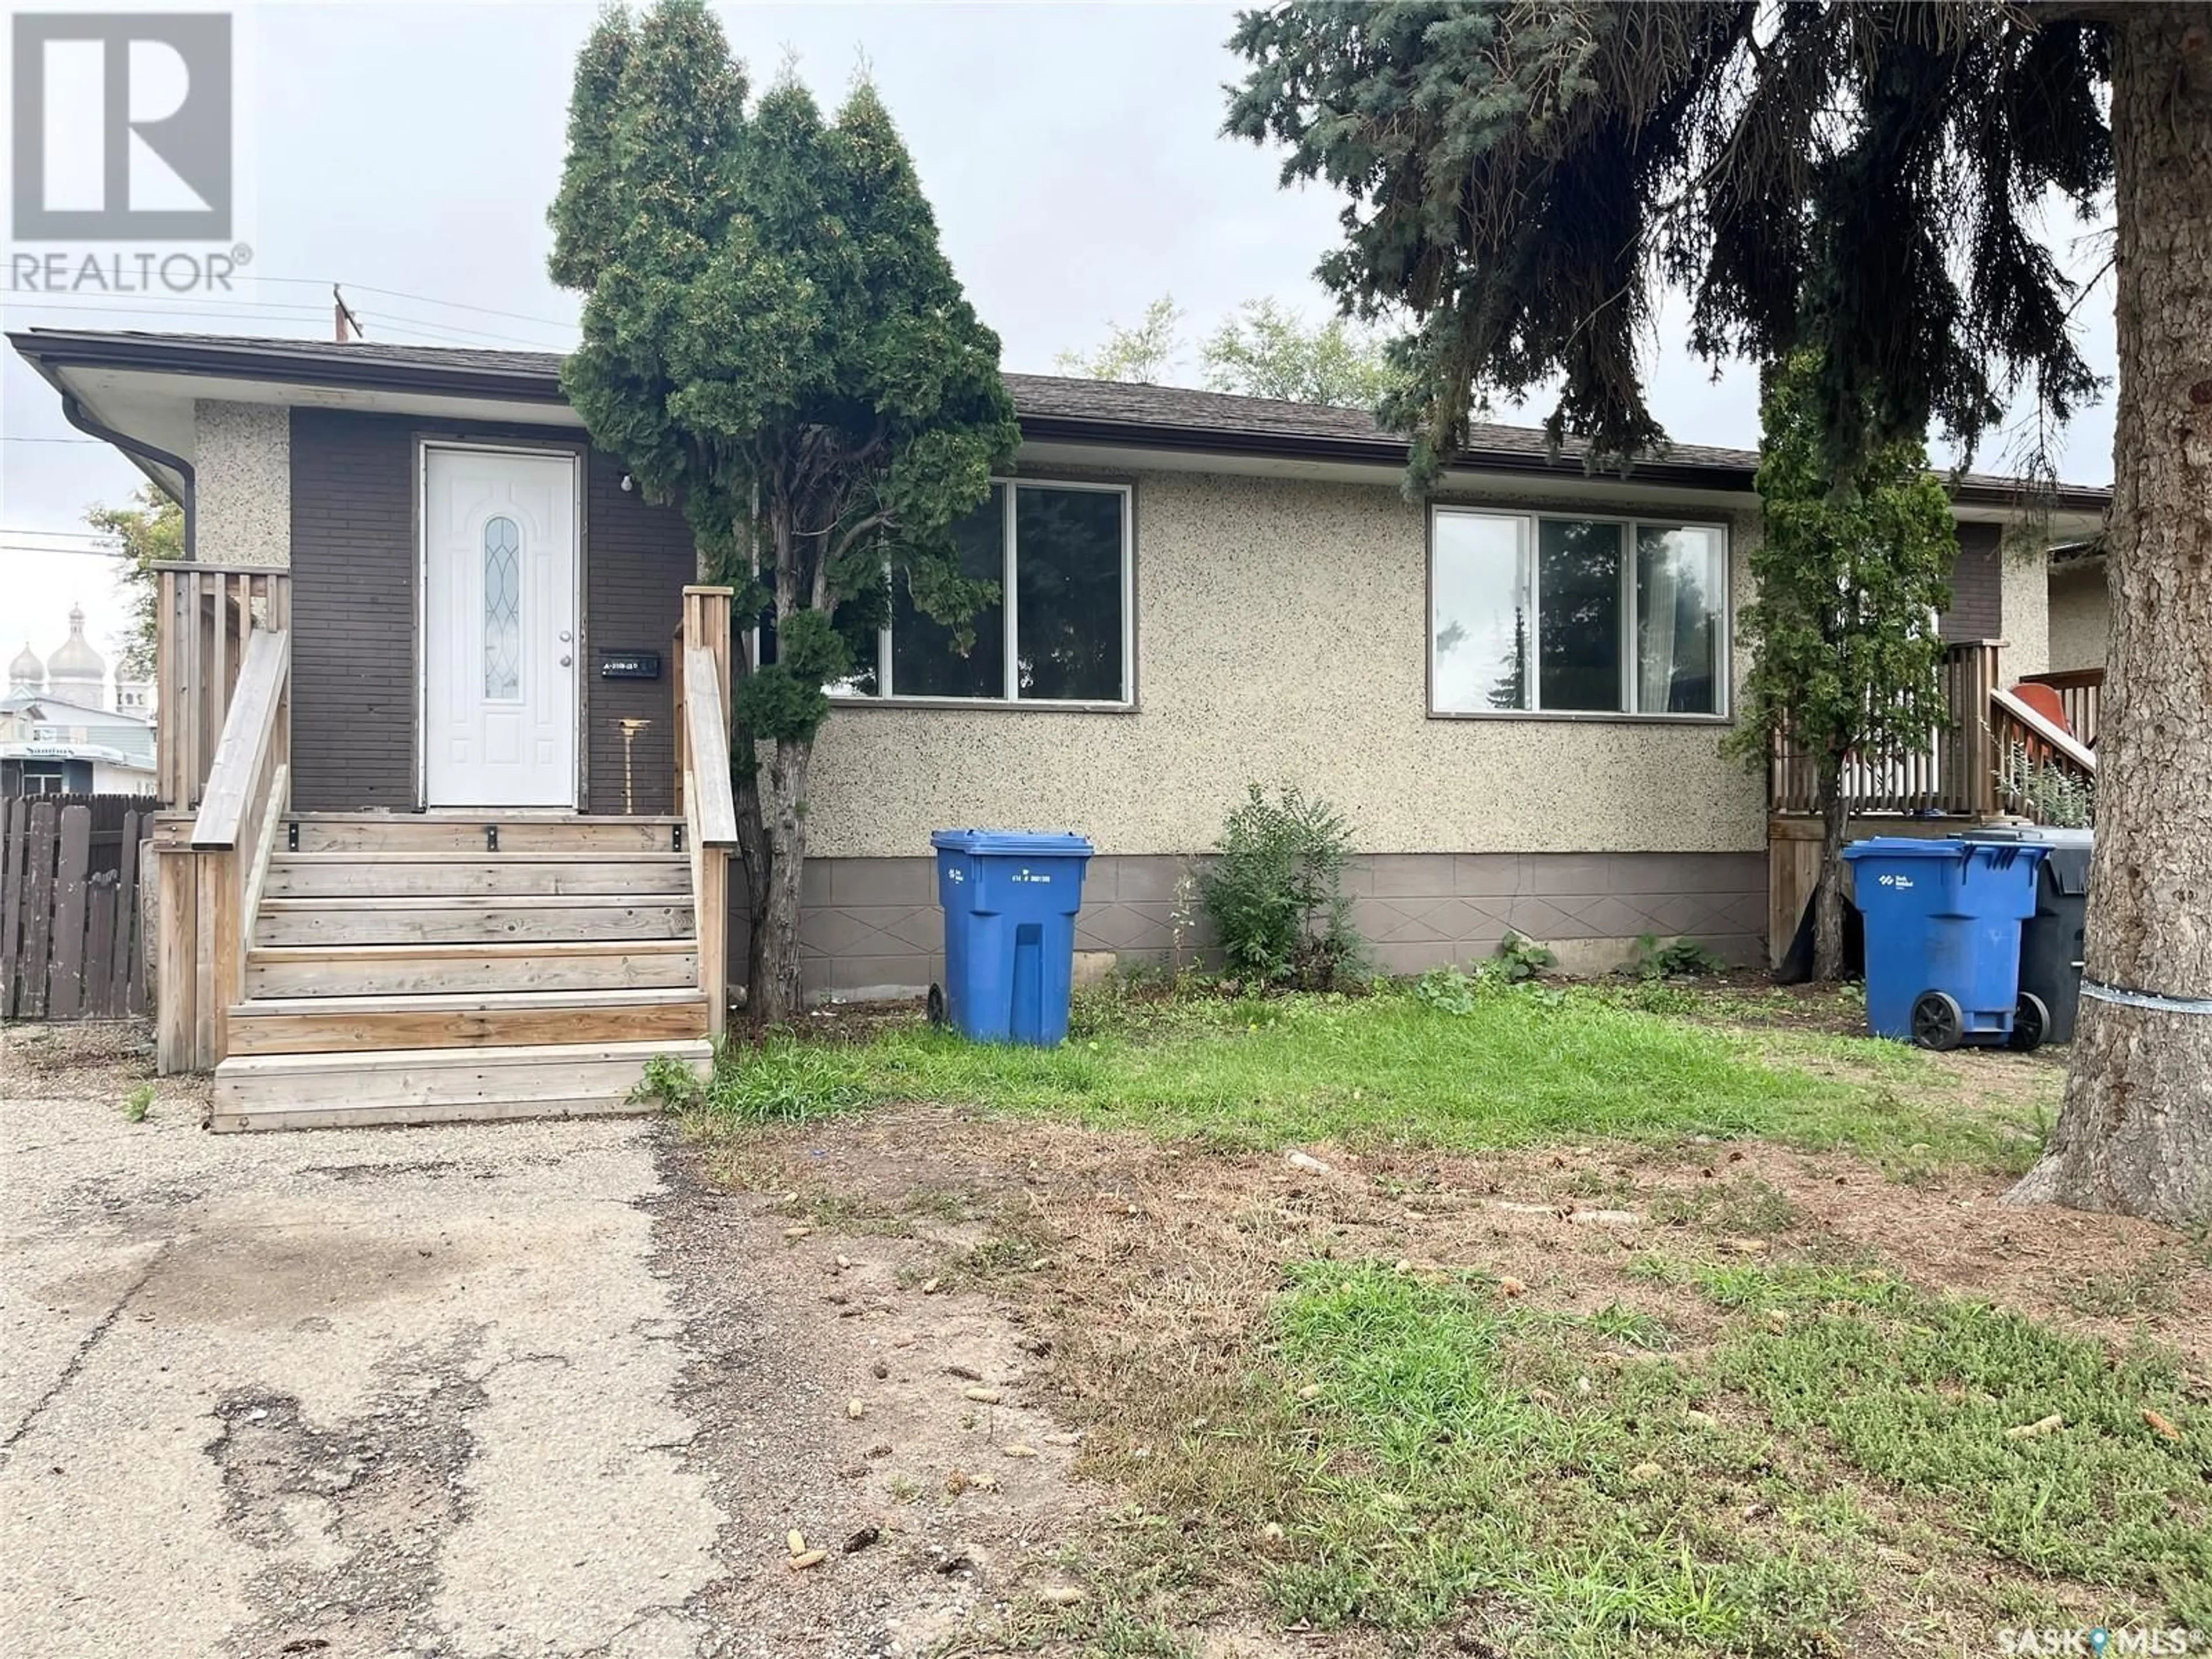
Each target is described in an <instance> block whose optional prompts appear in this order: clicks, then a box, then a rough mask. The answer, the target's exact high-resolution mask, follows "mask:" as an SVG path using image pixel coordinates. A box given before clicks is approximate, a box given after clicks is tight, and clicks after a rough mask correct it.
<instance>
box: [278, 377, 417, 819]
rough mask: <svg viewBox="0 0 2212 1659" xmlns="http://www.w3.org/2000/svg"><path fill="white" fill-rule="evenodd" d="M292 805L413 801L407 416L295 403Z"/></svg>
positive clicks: (402, 805)
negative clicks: (399, 417) (304, 406)
mask: <svg viewBox="0 0 2212 1659" xmlns="http://www.w3.org/2000/svg"><path fill="white" fill-rule="evenodd" d="M292 803H293V805H295V806H296V807H299V808H300V809H301V810H302V811H350V810H352V809H354V808H356V807H364V806H381V807H386V808H390V809H393V810H397V811H408V810H410V809H412V808H413V806H414V805H415V804H416V801H415V489H414V438H413V434H412V432H411V431H410V423H409V422H406V421H404V420H394V419H392V418H390V417H381V416H365V415H353V414H345V413H341V412H339V411H337V410H316V409H295V410H293V411H292Z"/></svg>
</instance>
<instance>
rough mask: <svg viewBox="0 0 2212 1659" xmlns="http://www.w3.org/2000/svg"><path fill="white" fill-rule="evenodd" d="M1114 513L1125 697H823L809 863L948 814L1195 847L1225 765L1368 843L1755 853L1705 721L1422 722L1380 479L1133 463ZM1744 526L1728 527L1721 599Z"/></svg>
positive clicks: (1396, 535)
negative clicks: (1119, 551)
mask: <svg viewBox="0 0 2212 1659" xmlns="http://www.w3.org/2000/svg"><path fill="white" fill-rule="evenodd" d="M1593 507H1594V509H1595V510H1601V511H1604V512H1607V513H1626V512H1632V511H1634V510H1636V507H1635V504H1634V503H1633V502H1632V501H1626V500H1623V501H1612V500H1607V501H1605V504H1604V505H1603V507H1596V504H1595V502H1593ZM1134 510H1135V513H1136V527H1135V546H1136V589H1137V698H1138V709H1137V711H1136V712H1134V713H1115V714H1093V713H1078V712H1072V711H1071V712H1059V711H1046V710H1036V709H1023V708H1006V707H995V708H994V707H989V706H982V707H975V708H897V707H868V706H856V707H841V708H839V709H838V710H837V712H836V713H835V714H832V715H831V717H830V719H829V723H828V725H827V726H826V727H825V728H824V730H823V734H822V738H821V741H820V743H819V744H818V746H817V750H816V754H815V761H814V769H813V778H812V783H811V788H810V791H809V796H810V801H809V811H808V823H809V826H810V830H809V841H810V845H809V852H810V854H812V855H817V856H826V857H847V858H854V857H891V856H899V855H912V854H916V853H920V852H925V851H926V850H927V847H928V845H929V840H928V837H929V832H930V830H932V829H938V828H942V827H945V826H946V825H959V824H992V825H1004V826H1023V827H1032V828H1074V829H1080V830H1082V831H1084V832H1085V833H1087V834H1088V835H1090V836H1091V837H1092V839H1093V840H1094V842H1096V843H1097V846H1098V848H1099V850H1100V851H1101V852H1102V853H1107V854H1176V853H1190V852H1195V851H1200V850H1202V849H1204V848H1207V847H1208V846H1210V845H1211V844H1212V842H1213V841H1214V839H1215V837H1216V836H1218V834H1219V833H1220V829H1221V823H1222V820H1223V818H1224V817H1225V815H1226V814H1227V812H1228V811H1229V810H1230V808H1231V805H1233V804H1234V803H1235V801H1236V800H1237V798H1238V797H1239V796H1240V795H1241V794H1242V793H1243V787H1244V785H1245V783H1246V782H1247V781H1262V782H1265V783H1268V784H1274V783H1297V784H1299V785H1301V786H1303V787H1305V788H1307V789H1308V790H1310V791H1317V792H1319V793H1322V794H1325V795H1327V796H1328V798H1329V799H1331V800H1332V801H1333V802H1334V803H1335V804H1336V805H1337V806H1338V807H1339V808H1340V810H1341V811H1343V812H1344V813H1345V815H1346V817H1347V818H1349V819H1350V820H1351V822H1352V826H1353V831H1354V836H1355V838H1356V843H1357V846H1358V849H1359V850H1360V851H1361V852H1363V853H1368V854H1393V853H1468V852H1496V853H1512V852H1573V853H1641V852H1683V853H1688V852H1701V853H1710V852H1753V851H1758V850H1761V849H1763V848H1764V847H1765V784H1764V781H1763V780H1762V779H1761V778H1760V777H1759V775H1756V774H1754V773H1753V772H1751V771H1748V770H1747V769H1745V768H1744V767H1742V766H1741V764H1739V763H1734V762H1730V761H1726V760H1723V758H1722V757H1721V756H1720V754H1719V752H1718V744H1719V742H1720V738H1721V737H1722V736H1723V731H1724V730H1725V728H1724V727H1723V726H1719V725H1718V724H1717V723H1711V722H1707V723H1703V724H1667V723H1663V722H1657V721H1649V720H1558V719H1554V720H1535V719H1515V718H1510V717H1500V718H1487V719H1478V720H1432V719H1430V718H1429V717H1428V715H1427V707H1428V703H1427V658H1426V645H1427V639H1426V635H1427V554H1426V522H1427V521H1426V515H1425V513H1424V512H1423V511H1422V509H1420V508H1419V507H1415V506H1413V505H1411V504H1409V503H1407V501H1404V500H1403V499H1402V498H1401V496H1400V495H1399V494H1398V492H1397V489H1396V486H1395V480H1390V481H1378V482H1377V483H1375V484H1372V485H1369V484H1338V483H1306V482H1298V481H1291V480H1285V479H1280V478H1254V477H1227V476H1221V475H1209V474H1194V473H1176V472H1155V473H1146V474H1144V475H1142V476H1140V477H1138V478H1137V480H1136V492H1135V509H1134ZM1653 515H1654V516H1673V517H1679V516H1681V515H1680V513H1679V510H1677V511H1674V512H1669V513H1663V514H1662V513H1661V512H1659V511H1658V510H1656V509H1655V510H1654V514H1653ZM1756 533H1757V520H1756V514H1755V513H1753V512H1745V513H1741V514H1738V515H1736V516H1735V518H1734V519H1733V520H1732V521H1731V523H1730V536H1729V540H1730V548H1731V554H1732V557H1733V561H1734V571H1733V576H1734V585H1735V589H1736V598H1737V603H1738V605H1741V604H1742V603H1743V601H1744V598H1745V595H1746V592H1747V579H1746V565H1747V551H1748V549H1749V542H1750V538H1752V537H1753V536H1754V535H1756ZM1737 671H1738V674H1739V678H1740V675H1741V663H1739V664H1738V665H1737Z"/></svg>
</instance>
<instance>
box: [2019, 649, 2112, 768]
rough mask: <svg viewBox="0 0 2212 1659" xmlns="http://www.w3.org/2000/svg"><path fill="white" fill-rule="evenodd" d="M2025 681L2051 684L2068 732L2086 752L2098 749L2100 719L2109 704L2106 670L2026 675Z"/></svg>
mask: <svg viewBox="0 0 2212 1659" xmlns="http://www.w3.org/2000/svg"><path fill="white" fill-rule="evenodd" d="M2021 683H2022V684H2027V685H2047V686H2049V687H2050V688H2051V690H2053V691H2056V692H2057V694H2058V706H2059V707H2060V708H2063V709H2064V710H2065V711H2066V726H2067V729H2068V730H2069V732H2072V733H2073V734H2074V737H2075V740H2076V741H2077V742H2079V743H2080V744H2081V746H2082V747H2083V748H2084V749H2094V748H2095V747H2096V746H2097V722H2098V717H2099V715H2100V714H2102V713H2103V711H2104V703H2105V671H2104V670H2103V669H2101V668H2069V669H2065V670H2062V671H2059V672H2057V673H2055V674H2023V675H2021Z"/></svg>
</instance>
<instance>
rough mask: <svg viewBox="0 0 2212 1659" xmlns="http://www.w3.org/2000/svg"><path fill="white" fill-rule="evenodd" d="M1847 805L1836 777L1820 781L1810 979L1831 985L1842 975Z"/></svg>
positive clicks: (1839, 780)
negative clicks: (1817, 881) (1817, 869)
mask: <svg viewBox="0 0 2212 1659" xmlns="http://www.w3.org/2000/svg"><path fill="white" fill-rule="evenodd" d="M1849 822H1850V802H1849V801H1848V800H1847V799H1845V798H1844V781H1843V777H1842V775H1840V774H1839V773H1838V774H1831V773H1825V772H1824V773H1823V774H1822V775H1821V778H1820V881H1819V883H1818V884H1816V885H1815V886H1814V890H1813V977H1814V980H1816V981H1819V982H1820V983H1821V984H1823V985H1826V984H1830V983H1832V982H1833V981H1837V980H1839V979H1841V978H1842V977H1843V976H1844V828H1845V826H1846V825H1847V824H1848V823H1849Z"/></svg>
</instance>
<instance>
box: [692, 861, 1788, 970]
mask: <svg viewBox="0 0 2212 1659" xmlns="http://www.w3.org/2000/svg"><path fill="white" fill-rule="evenodd" d="M1189 869H1190V860H1188V859H1182V858H1177V857H1174V856H1171V855H1167V854H1118V855H1117V854H1103V855H1101V856H1100V857H1097V858H1094V859H1093V860H1091V867H1090V870H1089V872H1088V873H1087V875H1086V877H1085V880H1084V884H1083V908H1082V910H1081V912H1080V913H1079V915H1077V917H1076V920H1075V948H1076V949H1077V950H1078V951H1112V952H1113V953H1115V955H1116V956H1117V957H1120V958H1121V961H1122V963H1125V964H1127V963H1135V962H1140V961H1141V962H1152V963H1160V962H1164V960H1165V959H1166V958H1167V957H1168V955H1169V953H1170V951H1171V950H1172V949H1174V948H1175V947H1176V945H1177V943H1178V941H1179V942H1180V944H1181V946H1182V949H1183V950H1184V951H1186V952H1187V953H1191V954H1195V953H1197V952H1198V951H1201V950H1203V949H1205V948H1207V947H1210V946H1211V945H1212V938H1213V935H1212V927H1211V926H1210V925H1209V924H1207V923H1206V921H1203V920H1202V919H1200V918H1197V917H1195V916H1194V915H1191V914H1190V913H1191V912H1194V910H1195V909H1196V905H1195V902H1194V901H1193V900H1192V899H1190V898H1188V897H1183V896H1178V884H1179V883H1181V881H1182V878H1184V877H1185V876H1186V875H1187V874H1188V872H1189ZM1345 887H1346V892H1347V894H1349V896H1351V898H1352V925H1353V926H1354V927H1357V928H1358V930H1359V931H1360V933H1361V935H1362V936H1363V937H1364V939H1366V940H1367V943H1368V946H1369V949H1370V951H1371V952H1372V954H1373V957H1374V960H1375V964H1376V967H1378V968H1380V969H1382V970H1383V972H1385V973H1389V974H1418V973H1421V972H1424V971H1425V970H1426V969H1431V968H1436V967H1441V966H1443V965H1444V964H1446V963H1469V962H1475V961H1479V960H1480V959H1481V958H1482V957H1486V956H1489V955H1490V954H1491V953H1492V951H1495V950H1497V948H1498V941H1499V940H1500V939H1503V938H1504V936H1505V934H1506V933H1507V932H1509V931H1511V932H1514V933H1525V934H1527V935H1528V937H1529V938H1531V939H1537V940H1540V941H1541V942H1543V943H1545V944H1548V945H1562V946H1568V947H1571V946H1573V945H1577V944H1579V943H1580V942H1582V941H1584V940H1603V941H1607V942H1613V943H1618V942H1621V941H1626V940H1630V939H1636V938H1638V936H1639V935H1641V934H1644V933H1652V934H1655V935H1657V936H1658V937H1660V938H1662V939H1671V938H1674V937H1676V936H1678V935H1679V936H1680V937H1683V938H1687V939H1695V940H1697V941H1698V942H1699V944H1701V945H1705V947H1706V948H1708V949H1709V950H1711V951H1716V952H1717V953H1718V954H1719V955H1720V956H1721V957H1723V959H1725V960H1727V961H1729V962H1733V963H1755V962H1759V961H1760V960H1763V957H1764V951H1765V931H1766V854H1764V853H1460V854H1451V853H1411V854H1401V853H1382V854H1368V855H1366V856H1364V857H1361V858H1356V859H1354V860H1352V867H1351V869H1350V870H1349V871H1348V872H1346V883H1345ZM730 894H731V897H730V924H731V927H730V941H731V944H730V948H731V951H732V957H731V980H732V983H738V982H742V981H743V978H744V948H745V919H746V918H745V901H744V879H743V877H742V876H741V875H740V874H739V873H738V871H737V870H736V868H735V866H732V873H731V881H730ZM799 898H800V902H801V906H802V909H803V915H802V916H801V918H800V922H799V951H800V956H801V957H802V960H803V964H804V966H803V972H804V975H805V985H806V989H807V993H808V994H809V995H811V996H814V997H817V998H830V999H836V998H838V997H845V996H851V995H854V994H868V993H872V992H882V991H884V990H887V989H897V990H902V991H910V990H913V989H915V988H918V987H921V986H925V985H927V984H929V983H930V982H931V981H940V980H942V979H943V977H944V973H945V967H944V948H943V947H944V939H945V931H944V929H945V923H944V918H943V916H942V915H941V913H940V912H939V909H938V908H937V892H936V876H935V865H934V862H933V860H932V859H931V858H929V857H928V856H927V855H921V856H916V857H914V858H811V859H809V860H806V867H805V870H804V871H803V872H801V874H800V881H799ZM1185 959H1186V960H1189V959H1190V957H1189V956H1188V955H1187V956H1186V958H1185Z"/></svg>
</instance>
